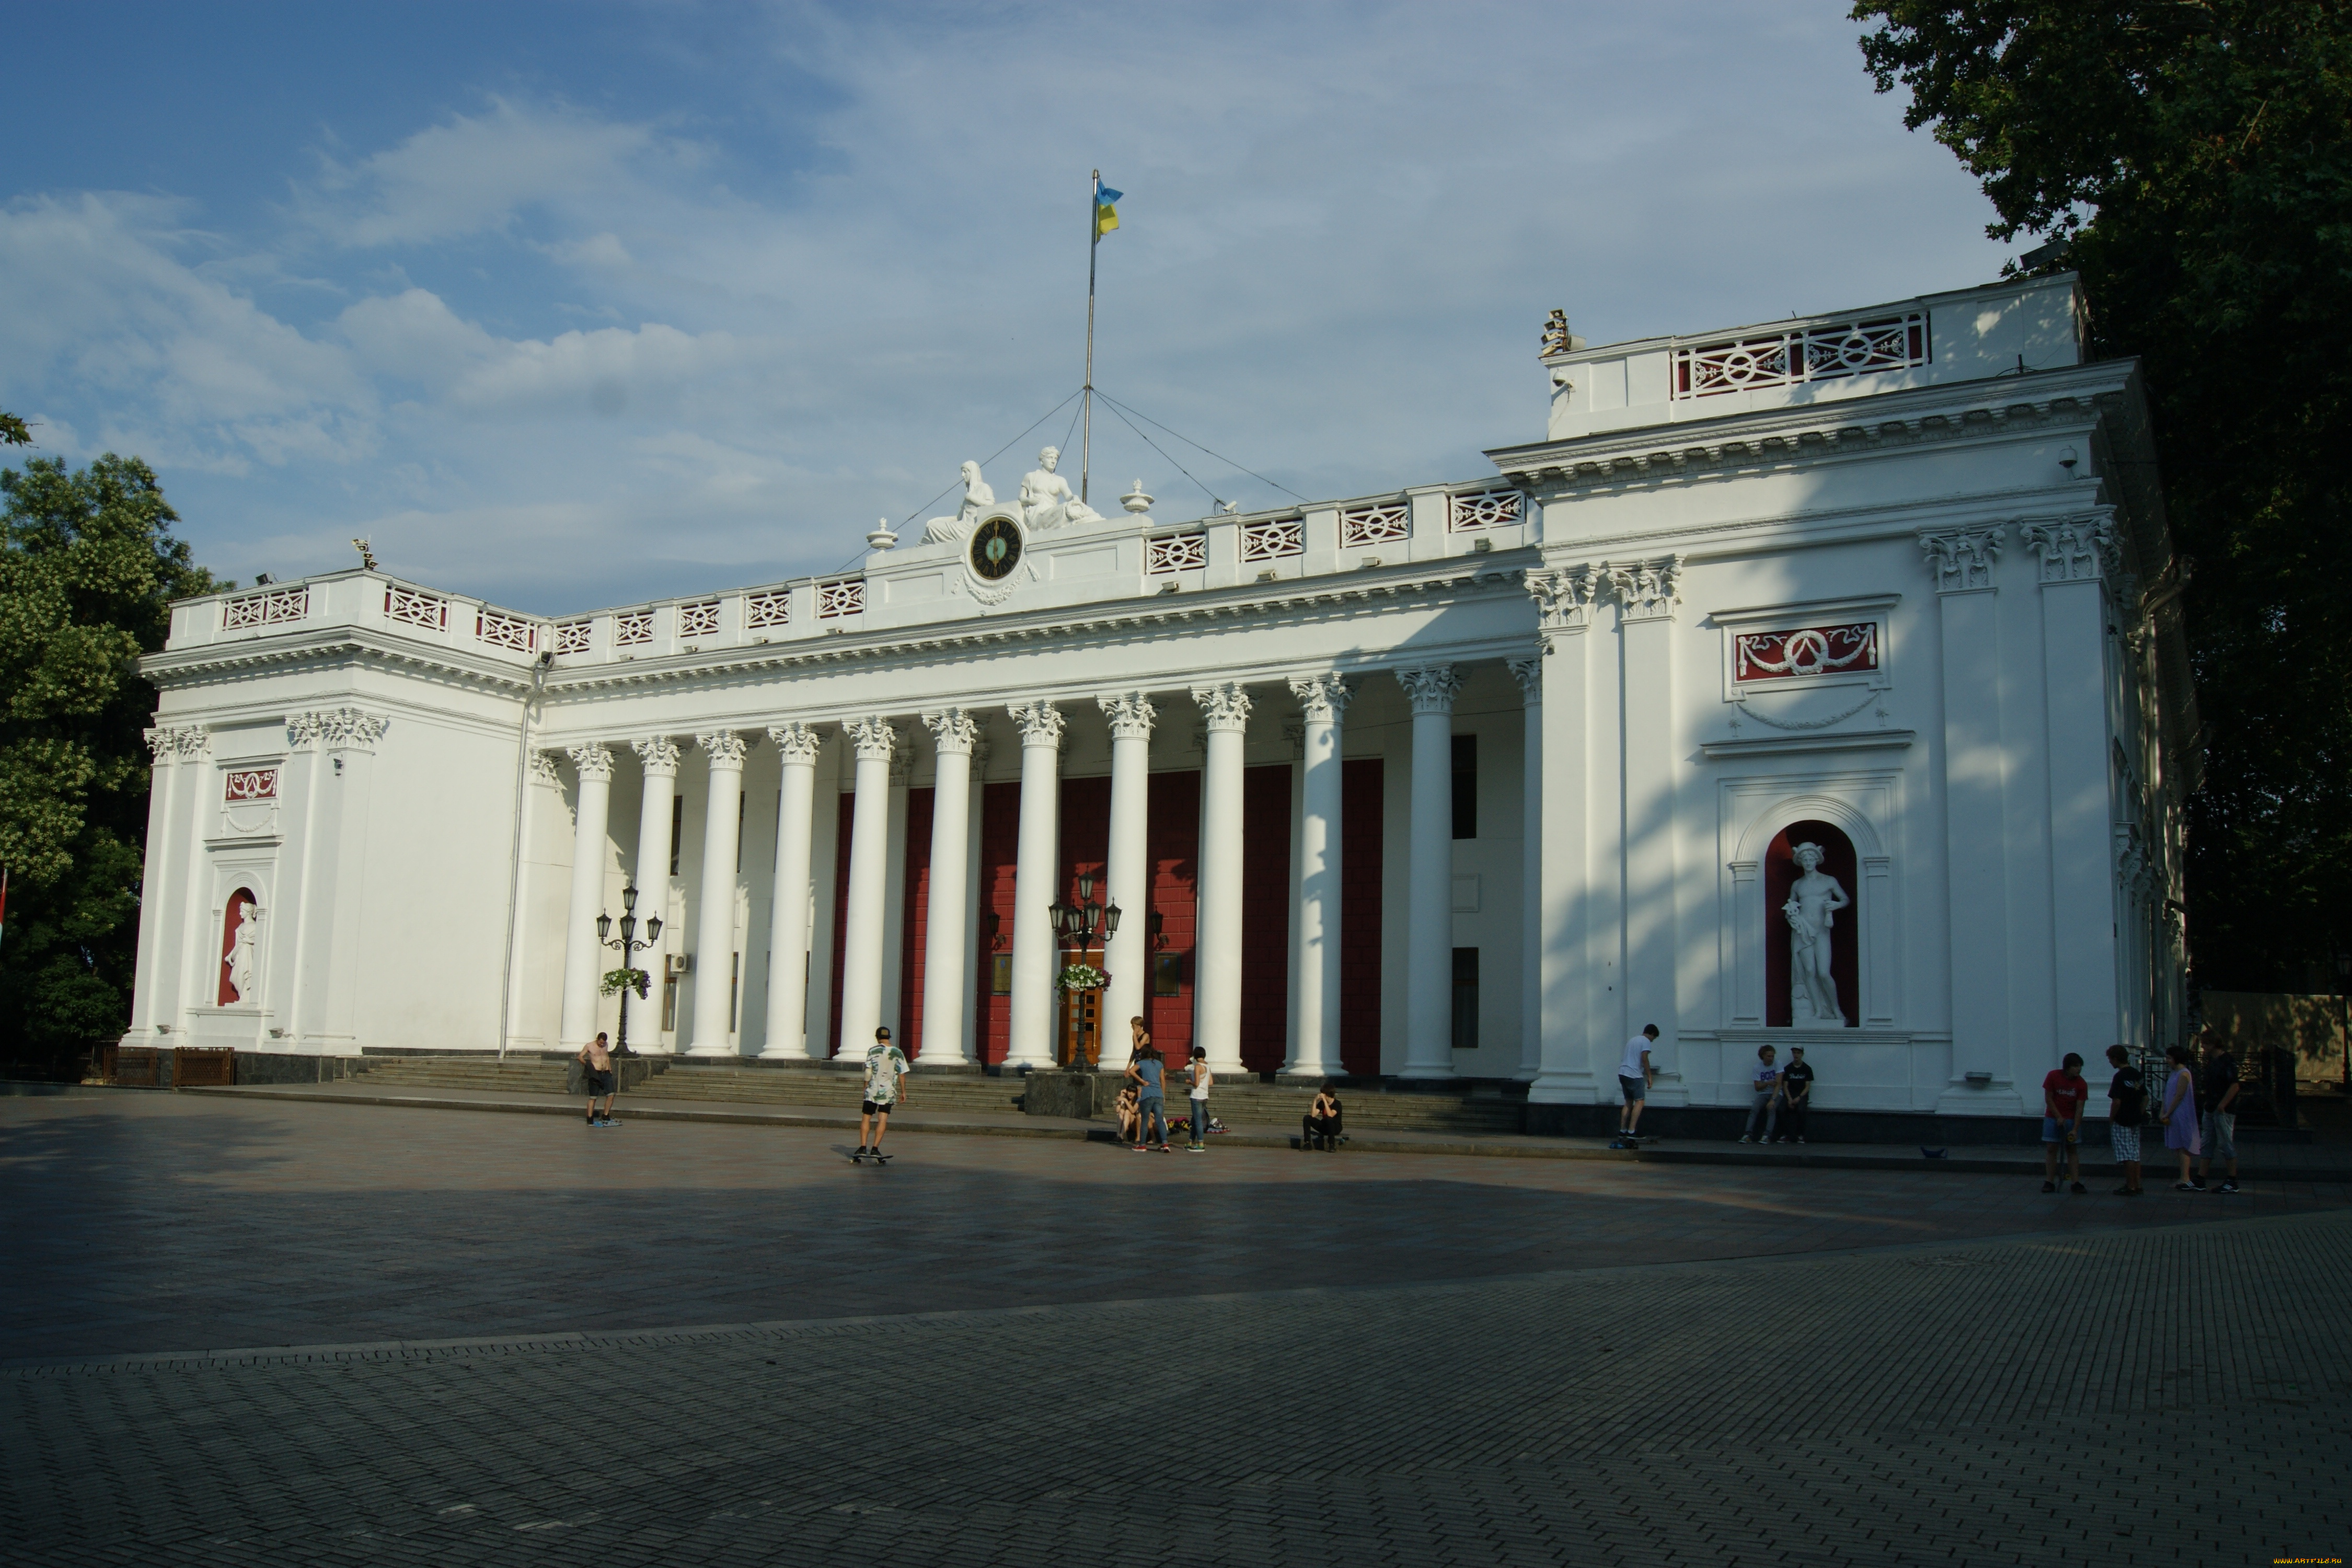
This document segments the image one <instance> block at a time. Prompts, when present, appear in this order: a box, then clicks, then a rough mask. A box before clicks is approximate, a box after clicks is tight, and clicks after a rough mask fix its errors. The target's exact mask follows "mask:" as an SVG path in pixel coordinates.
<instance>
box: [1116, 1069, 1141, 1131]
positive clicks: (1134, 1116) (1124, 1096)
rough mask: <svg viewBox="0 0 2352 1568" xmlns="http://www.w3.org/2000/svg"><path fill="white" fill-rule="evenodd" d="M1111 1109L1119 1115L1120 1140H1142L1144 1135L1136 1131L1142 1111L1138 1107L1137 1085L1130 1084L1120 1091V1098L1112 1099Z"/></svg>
mask: <svg viewBox="0 0 2352 1568" xmlns="http://www.w3.org/2000/svg"><path fill="white" fill-rule="evenodd" d="M1111 1110H1113V1111H1114V1112H1115V1113H1117V1115H1118V1141H1119V1142H1122V1143H1138V1142H1142V1135H1141V1134H1140V1133H1139V1132H1138V1131H1136V1128H1137V1127H1138V1125H1139V1123H1140V1121H1141V1120H1142V1113H1141V1112H1140V1111H1139V1110H1137V1109H1136V1089H1135V1085H1133V1084H1131V1083H1130V1084H1128V1085H1126V1086H1125V1087H1124V1088H1122V1089H1120V1090H1119V1091H1118V1099H1117V1100H1113V1101H1111Z"/></svg>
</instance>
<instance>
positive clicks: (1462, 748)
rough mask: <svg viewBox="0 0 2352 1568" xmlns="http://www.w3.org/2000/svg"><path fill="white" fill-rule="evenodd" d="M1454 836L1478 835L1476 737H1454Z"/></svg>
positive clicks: (1473, 836) (1467, 836) (1472, 836)
mask: <svg viewBox="0 0 2352 1568" xmlns="http://www.w3.org/2000/svg"><path fill="white" fill-rule="evenodd" d="M1454 837H1456V838H1475V837H1478V737H1477V736H1475V735H1456V736H1454Z"/></svg>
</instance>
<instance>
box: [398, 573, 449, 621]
mask: <svg viewBox="0 0 2352 1568" xmlns="http://www.w3.org/2000/svg"><path fill="white" fill-rule="evenodd" d="M383 613H384V617H385V618H386V619H387V620H394V621H400V622H404V623H405V624H406V625H408V626H425V627H427V628H429V629H431V630H433V631H436V632H443V631H447V630H448V629H449V601H448V600H446V599H443V598H437V597H436V596H435V595H431V594H419V593H417V592H415V590H414V589H410V588H403V587H400V586H398V585H396V584H387V585H386V586H385V588H384V591H383Z"/></svg>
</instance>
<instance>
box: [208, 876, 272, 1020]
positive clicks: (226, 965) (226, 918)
mask: <svg viewBox="0 0 2352 1568" xmlns="http://www.w3.org/2000/svg"><path fill="white" fill-rule="evenodd" d="M260 903H261V900H259V899H258V898H257V897H255V896H254V891H253V889H251V888H239V889H237V890H236V891H235V892H234V893H231V894H230V895H229V896H228V907H227V908H226V910H224V911H223V912H222V915H221V948H220V989H219V993H218V997H217V1005H219V1006H223V1007H234V1006H237V1005H240V1004H242V1005H245V1006H247V1007H251V1006H255V1005H258V1004H259V1002H260V1000H261V998H260V997H259V995H258V994H255V995H251V996H248V995H247V994H245V991H246V990H248V989H249V990H252V991H254V992H256V993H258V991H259V990H260V987H259V986H258V985H256V984H254V981H255V978H256V973H257V970H258V968H259V962H260V961H259V953H260V942H261V927H260V922H259V918H258V916H257V914H248V911H253V910H258V908H259V906H260ZM248 922H250V923H251V924H252V926H253V929H252V930H251V931H247V930H246V927H247V923H248ZM240 943H242V944H243V945H244V946H245V947H246V948H247V952H246V953H245V954H243V955H240V954H239V953H238V952H237V948H238V946H239V945H240ZM241 966H243V967H245V969H246V973H244V975H243V979H244V981H245V987H244V988H240V987H239V986H238V984H237V981H238V978H239V973H238V971H239V969H240V967H241Z"/></svg>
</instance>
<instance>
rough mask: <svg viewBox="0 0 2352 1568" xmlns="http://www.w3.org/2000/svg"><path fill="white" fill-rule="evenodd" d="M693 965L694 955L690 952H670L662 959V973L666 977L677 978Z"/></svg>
mask: <svg viewBox="0 0 2352 1568" xmlns="http://www.w3.org/2000/svg"><path fill="white" fill-rule="evenodd" d="M693 967H694V955H693V954H692V953H690V952H673V953H669V954H667V955H665V956H664V958H663V960H662V974H663V976H664V978H666V979H670V980H675V979H677V977H678V976H679V975H681V974H684V973H688V971H689V970H691V969H693Z"/></svg>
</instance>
